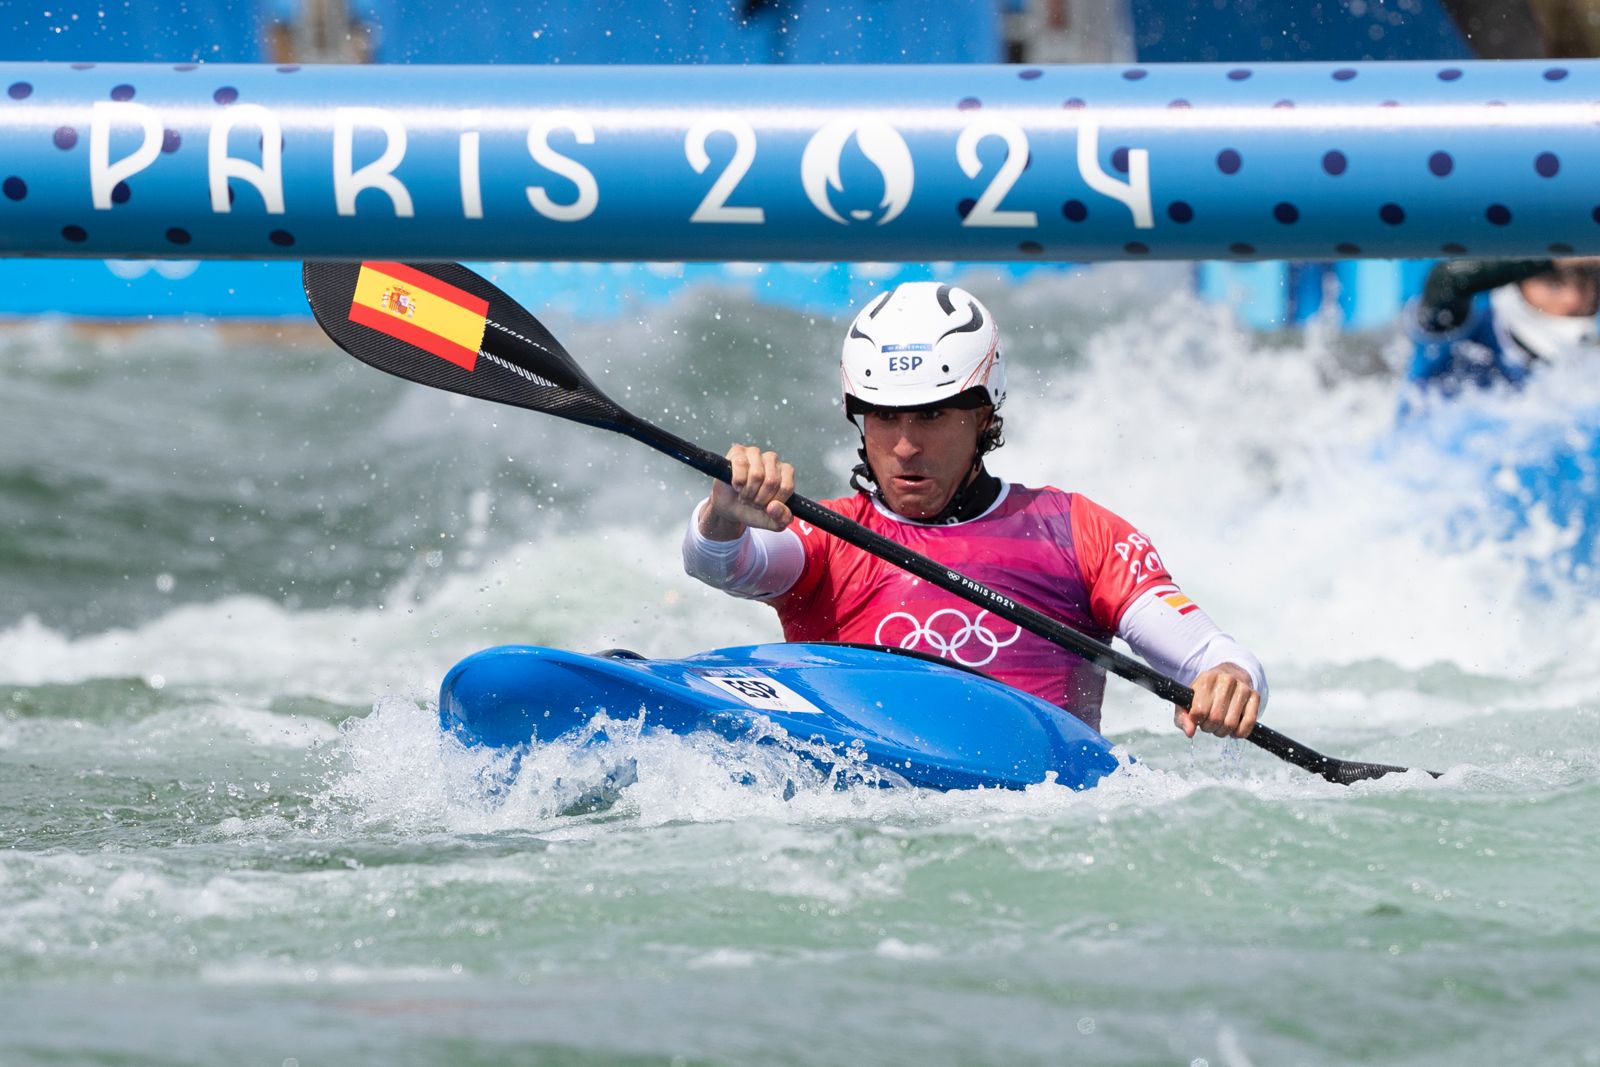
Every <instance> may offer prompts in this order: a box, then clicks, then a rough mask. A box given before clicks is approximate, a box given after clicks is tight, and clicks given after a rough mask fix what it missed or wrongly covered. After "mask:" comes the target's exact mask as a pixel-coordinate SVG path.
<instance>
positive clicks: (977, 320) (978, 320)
mask: <svg viewBox="0 0 1600 1067" xmlns="http://www.w3.org/2000/svg"><path fill="white" fill-rule="evenodd" d="M969 306H970V307H971V308H972V321H971V322H968V323H967V324H966V325H965V326H957V327H955V328H954V329H950V330H946V331H945V332H944V333H942V334H940V335H939V340H940V341H943V340H944V339H945V338H946V337H949V336H950V335H951V334H956V333H972V332H974V331H975V330H981V329H983V312H981V311H979V310H978V305H977V304H976V303H973V304H971V305H969ZM951 310H952V311H954V310H955V309H954V308H951ZM937 343H938V342H935V344H937Z"/></svg>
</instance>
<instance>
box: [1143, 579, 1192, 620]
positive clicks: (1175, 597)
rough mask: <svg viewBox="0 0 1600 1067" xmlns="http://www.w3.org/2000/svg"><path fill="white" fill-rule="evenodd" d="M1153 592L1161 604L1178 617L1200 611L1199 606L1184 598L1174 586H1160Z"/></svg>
mask: <svg viewBox="0 0 1600 1067" xmlns="http://www.w3.org/2000/svg"><path fill="white" fill-rule="evenodd" d="M1154 592H1155V595H1156V596H1157V597H1158V598H1159V599H1160V600H1161V602H1162V603H1163V604H1165V605H1166V606H1167V607H1169V608H1171V609H1172V610H1174V611H1176V612H1177V613H1178V614H1179V615H1187V614H1189V612H1191V611H1199V610H1200V605H1199V604H1196V603H1195V602H1194V601H1192V600H1190V599H1189V598H1188V597H1186V596H1184V595H1183V593H1182V591H1180V590H1179V589H1178V588H1177V587H1176V586H1171V585H1166V586H1161V587H1159V588H1157V589H1156V590H1155V591H1154Z"/></svg>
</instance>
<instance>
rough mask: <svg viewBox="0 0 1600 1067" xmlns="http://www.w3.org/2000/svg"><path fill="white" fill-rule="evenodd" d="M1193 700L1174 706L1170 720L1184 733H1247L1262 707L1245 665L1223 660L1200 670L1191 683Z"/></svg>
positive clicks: (1239, 734) (1223, 735)
mask: <svg viewBox="0 0 1600 1067" xmlns="http://www.w3.org/2000/svg"><path fill="white" fill-rule="evenodd" d="M1190 688H1191V689H1193V690H1194V703H1193V704H1190V705H1189V706H1188V707H1187V708H1184V707H1178V706H1177V705H1174V706H1173V716H1172V721H1173V723H1174V724H1175V725H1176V726H1177V727H1178V729H1180V730H1182V731H1183V735H1184V736H1185V737H1193V736H1194V734H1195V731H1196V730H1204V731H1205V732H1206V733H1208V734H1215V735H1217V736H1218V737H1249V736H1250V731H1251V730H1253V729H1255V726H1256V713H1257V712H1258V711H1260V710H1261V694H1259V693H1257V692H1256V691H1255V690H1254V689H1252V688H1250V675H1248V674H1246V673H1245V671H1244V668H1242V667H1238V666H1235V665H1234V664H1232V663H1223V664H1220V665H1218V666H1216V667H1212V668H1211V669H1210V670H1208V671H1204V672H1202V673H1201V674H1200V677H1198V678H1196V679H1195V680H1194V684H1193V685H1192V686H1190Z"/></svg>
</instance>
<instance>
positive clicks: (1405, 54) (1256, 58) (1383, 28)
mask: <svg viewBox="0 0 1600 1067" xmlns="http://www.w3.org/2000/svg"><path fill="white" fill-rule="evenodd" d="M1131 7H1132V12H1133V25H1134V47H1135V49H1136V50H1137V53H1138V56H1139V61H1140V62H1141V63H1241V62H1281V63H1296V62H1317V61H1329V62H1331V61H1336V60H1389V59H1471V58H1472V50H1471V49H1470V48H1469V47H1467V42H1466V40H1465V38H1463V37H1462V36H1461V31H1460V30H1459V29H1457V28H1456V25H1455V23H1454V22H1452V21H1451V20H1450V16H1449V15H1448V14H1447V13H1446V12H1445V10H1444V7H1443V5H1441V4H1440V3H1439V0H1360V2H1350V0H1227V3H1226V5H1223V4H1220V3H1219V4H1210V3H1205V2H1204V0H1200V2H1194V0H1189V2H1183V3H1175V2H1173V0H1131Z"/></svg>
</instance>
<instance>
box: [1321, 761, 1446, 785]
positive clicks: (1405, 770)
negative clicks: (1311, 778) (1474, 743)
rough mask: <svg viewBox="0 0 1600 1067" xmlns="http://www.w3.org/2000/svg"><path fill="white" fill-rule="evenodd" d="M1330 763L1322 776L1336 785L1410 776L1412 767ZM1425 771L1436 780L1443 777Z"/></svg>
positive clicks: (1343, 762) (1348, 762)
mask: <svg viewBox="0 0 1600 1067" xmlns="http://www.w3.org/2000/svg"><path fill="white" fill-rule="evenodd" d="M1328 762H1329V763H1330V764H1332V766H1330V767H1329V768H1328V769H1327V770H1325V771H1322V772H1321V774H1322V776H1323V777H1324V778H1326V779H1327V780H1328V781H1330V782H1333V783H1334V784H1336V785H1349V784H1350V783H1351V782H1365V781H1368V780H1370V779H1373V778H1382V777H1383V776H1384V775H1388V774H1409V773H1410V772H1411V768H1410V767H1395V766H1393V765H1391V764H1388V763H1356V762H1353V761H1351V760H1336V759H1329V761H1328ZM1424 770H1425V773H1427V774H1431V775H1433V777H1435V778H1440V777H1443V776H1442V775H1441V774H1440V773H1439V772H1438V771H1428V770H1426V769H1424Z"/></svg>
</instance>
